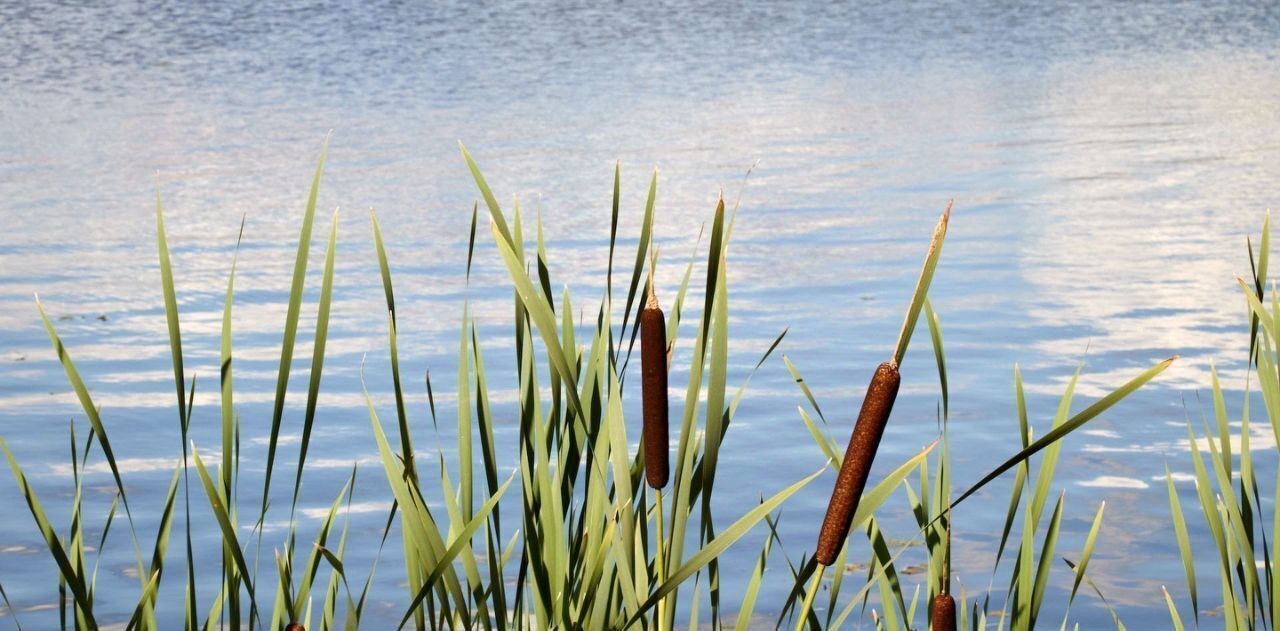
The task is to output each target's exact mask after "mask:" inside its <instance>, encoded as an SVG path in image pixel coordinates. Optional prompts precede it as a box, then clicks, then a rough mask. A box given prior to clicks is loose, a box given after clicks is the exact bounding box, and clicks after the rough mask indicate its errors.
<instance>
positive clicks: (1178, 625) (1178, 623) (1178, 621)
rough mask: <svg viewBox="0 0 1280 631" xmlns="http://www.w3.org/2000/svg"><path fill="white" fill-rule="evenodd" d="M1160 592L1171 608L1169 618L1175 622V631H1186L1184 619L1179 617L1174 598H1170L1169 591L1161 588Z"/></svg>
mask: <svg viewBox="0 0 1280 631" xmlns="http://www.w3.org/2000/svg"><path fill="white" fill-rule="evenodd" d="M1160 592H1161V593H1163V594H1164V602H1165V604H1167V605H1168V606H1169V618H1170V620H1171V621H1172V622H1173V628H1174V630H1175V631H1186V627H1184V626H1182V617H1181V616H1179V615H1178V608H1177V607H1176V606H1174V604H1173V598H1172V597H1170V596H1169V590H1167V589H1165V588H1164V585H1161V586H1160Z"/></svg>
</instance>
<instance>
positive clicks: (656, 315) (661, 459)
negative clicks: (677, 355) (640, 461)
mask: <svg viewBox="0 0 1280 631" xmlns="http://www.w3.org/2000/svg"><path fill="white" fill-rule="evenodd" d="M640 375H641V381H642V383H641V386H642V392H641V394H642V395H643V398H644V435H643V441H642V442H643V443H644V476H645V480H646V481H648V483H649V486H650V487H652V488H655V489H661V488H662V487H664V486H666V485H667V478H668V477H670V465H669V464H668V454H667V451H668V446H667V444H668V436H667V319H666V317H665V316H664V315H663V314H662V307H660V306H658V298H657V296H655V295H654V293H653V284H652V281H651V282H650V285H649V296H648V298H647V299H646V300H645V305H644V308H643V309H641V310H640Z"/></svg>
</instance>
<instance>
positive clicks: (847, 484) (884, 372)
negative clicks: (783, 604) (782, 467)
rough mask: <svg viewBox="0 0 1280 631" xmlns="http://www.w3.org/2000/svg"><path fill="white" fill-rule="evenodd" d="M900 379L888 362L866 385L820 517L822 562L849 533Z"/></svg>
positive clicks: (831, 556) (895, 367)
mask: <svg viewBox="0 0 1280 631" xmlns="http://www.w3.org/2000/svg"><path fill="white" fill-rule="evenodd" d="M900 381H901V378H900V376H899V374H898V365H897V364H896V363H894V362H891V361H889V362H885V363H883V364H880V367H879V368H876V373H875V375H874V376H872V378H871V384H870V385H868V386H867V396H866V398H864V399H863V400H862V410H861V411H860V412H858V422H857V424H855V425H854V426H853V436H851V437H850V438H849V447H848V448H847V449H846V450H845V452H844V462H843V463H842V464H841V465H840V473H839V475H838V476H837V477H836V486H835V488H834V489H832V491H831V501H830V502H829V503H828V504H827V516H826V518H824V519H823V520H822V530H821V532H819V533H818V549H817V551H816V552H815V553H814V559H816V560H817V561H818V563H821V564H822V565H831V564H832V563H834V562H835V560H836V557H837V556H839V554H840V548H841V547H843V546H844V540H845V539H846V538H848V536H849V527H850V525H851V523H852V521H853V516H854V514H855V513H856V512H857V510H858V502H860V501H861V500H862V490H863V488H864V487H866V485H867V477H868V476H869V475H870V473H871V463H872V461H873V460H874V459H875V457H876V450H877V449H879V447H880V438H881V437H882V436H883V435H884V427H885V425H886V424H887V423H888V421H889V413H890V412H891V411H892V410H893V402H894V400H895V399H896V398H897V397H898V385H899V383H900Z"/></svg>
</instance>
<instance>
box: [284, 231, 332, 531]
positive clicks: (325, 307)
mask: <svg viewBox="0 0 1280 631" xmlns="http://www.w3.org/2000/svg"><path fill="white" fill-rule="evenodd" d="M337 245H338V213H337V212H336V211H335V212H334V213H333V219H332V223H331V225H330V227H329V247H328V248H327V249H326V250H325V255H324V276H323V279H322V280H321V283H320V306H319V308H318V309H317V312H316V333H315V343H314V344H313V345H312V351H311V375H310V378H309V381H308V383H307V411H306V416H304V417H303V419H302V440H301V444H300V445H299V447H298V473H297V475H296V476H294V480H293V501H292V506H291V508H290V513H292V512H293V509H295V508H297V506H298V491H299V490H300V489H301V488H302V470H303V467H304V466H306V463H307V447H308V446H309V445H310V444H311V428H312V426H313V425H314V424H315V420H316V404H317V402H318V401H319V397H320V377H321V374H322V373H323V371H324V349H325V342H326V341H327V340H328V337H329V307H330V305H331V304H332V302H333V265H334V254H335V252H336V250H337ZM326 530H327V529H326Z"/></svg>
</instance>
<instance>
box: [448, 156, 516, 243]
mask: <svg viewBox="0 0 1280 631" xmlns="http://www.w3.org/2000/svg"><path fill="white" fill-rule="evenodd" d="M458 149H460V150H461V151H462V159H463V160H465V161H466V163H467V169H469V170H470V171H471V177H472V178H473V179H475V181H476V188H479V189H480V196H481V197H483V198H484V203H485V205H486V206H488V207H489V217H490V218H491V219H492V220H493V223H494V225H495V226H496V227H497V230H498V233H499V234H501V235H502V238H503V240H505V241H506V242H507V245H509V246H511V247H512V248H515V247H516V242H515V239H514V238H512V236H511V228H509V227H507V218H506V217H503V216H502V208H501V207H500V206H498V199H497V198H496V197H494V196H493V191H492V190H490V189H489V183H488V182H486V181H485V179H484V175H483V174H482V173H480V165H478V164H476V161H475V160H473V159H472V158H471V153H470V152H468V151H467V147H466V146H465V145H463V144H462V142H458ZM517 224H518V222H517ZM517 229H518V226H517Z"/></svg>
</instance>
